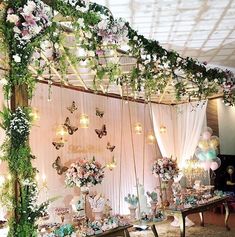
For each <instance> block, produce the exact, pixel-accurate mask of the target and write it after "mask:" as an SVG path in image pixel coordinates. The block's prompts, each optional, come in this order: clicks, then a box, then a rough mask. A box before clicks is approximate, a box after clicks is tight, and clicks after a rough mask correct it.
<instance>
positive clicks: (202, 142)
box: [198, 140, 209, 151]
mask: <svg viewBox="0 0 235 237" xmlns="http://www.w3.org/2000/svg"><path fill="white" fill-rule="evenodd" d="M198 147H199V148H200V149H202V150H203V151H206V150H207V149H208V148H209V143H208V141H207V140H200V141H199V143H198Z"/></svg>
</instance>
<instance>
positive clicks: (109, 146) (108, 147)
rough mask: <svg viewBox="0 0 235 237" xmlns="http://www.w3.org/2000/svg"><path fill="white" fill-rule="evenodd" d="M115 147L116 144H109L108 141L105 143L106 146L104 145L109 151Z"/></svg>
mask: <svg viewBox="0 0 235 237" xmlns="http://www.w3.org/2000/svg"><path fill="white" fill-rule="evenodd" d="M115 147H116V146H111V144H110V142H108V143H107V146H106V148H107V149H108V150H110V151H111V152H113V150H114V149H115Z"/></svg>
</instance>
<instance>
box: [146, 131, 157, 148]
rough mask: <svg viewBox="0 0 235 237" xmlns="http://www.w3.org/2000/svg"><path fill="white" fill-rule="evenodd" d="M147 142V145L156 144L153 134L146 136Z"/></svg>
mask: <svg viewBox="0 0 235 237" xmlns="http://www.w3.org/2000/svg"><path fill="white" fill-rule="evenodd" d="M147 142H148V144H150V145H152V144H155V143H156V138H155V136H154V134H153V133H149V134H148V136H147Z"/></svg>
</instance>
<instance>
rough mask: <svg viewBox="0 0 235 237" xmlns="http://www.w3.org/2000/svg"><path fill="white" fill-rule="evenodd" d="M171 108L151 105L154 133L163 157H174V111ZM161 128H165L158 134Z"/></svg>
mask: <svg viewBox="0 0 235 237" xmlns="http://www.w3.org/2000/svg"><path fill="white" fill-rule="evenodd" d="M172 108H173V107H172V106H169V105H159V104H151V109H152V116H153V127H154V132H155V136H156V138H157V142H158V146H159V149H160V151H161V154H162V156H163V157H171V156H175V144H174V135H175V128H174V121H173V119H174V110H173V109H172ZM161 126H165V127H166V131H165V132H164V133H161V132H160V127H161Z"/></svg>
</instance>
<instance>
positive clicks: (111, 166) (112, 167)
mask: <svg viewBox="0 0 235 237" xmlns="http://www.w3.org/2000/svg"><path fill="white" fill-rule="evenodd" d="M116 166H117V162H116V160H115V159H114V156H113V158H112V161H111V162H109V163H108V164H106V167H107V168H108V169H109V170H110V171H112V170H113V169H114V168H116Z"/></svg>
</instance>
